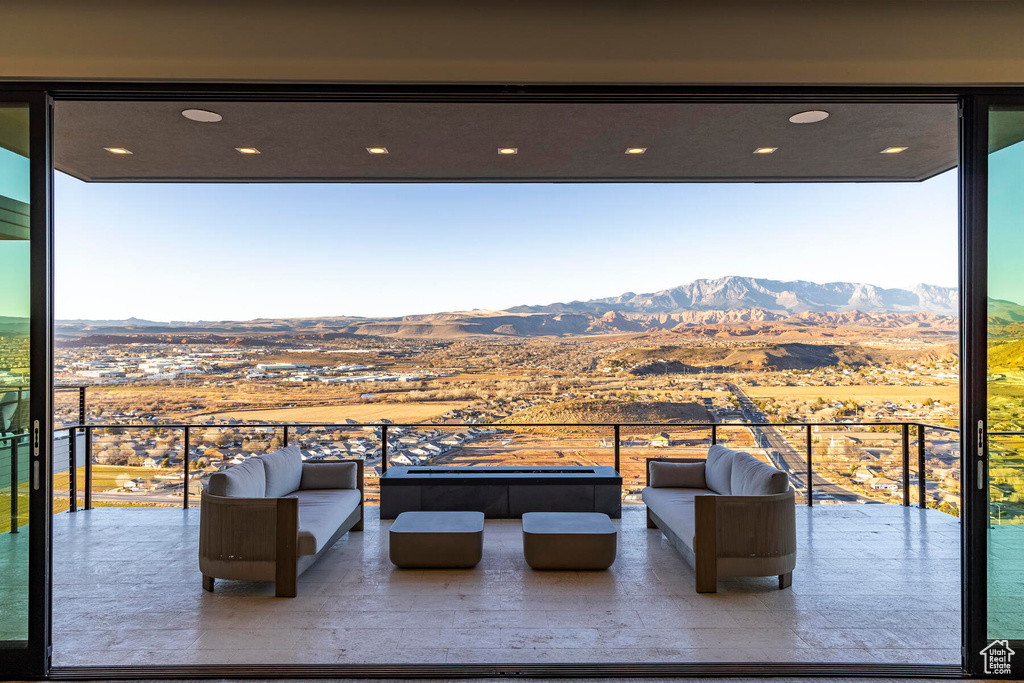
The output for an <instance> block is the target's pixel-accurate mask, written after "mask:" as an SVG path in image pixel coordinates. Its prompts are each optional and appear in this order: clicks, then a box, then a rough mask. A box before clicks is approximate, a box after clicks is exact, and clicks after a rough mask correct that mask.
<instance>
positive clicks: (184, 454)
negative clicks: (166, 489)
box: [181, 427, 190, 510]
mask: <svg viewBox="0 0 1024 683" xmlns="http://www.w3.org/2000/svg"><path fill="white" fill-rule="evenodd" d="M189 436H190V434H189V428H188V427H185V440H184V443H183V444H182V467H183V468H184V470H183V474H184V479H183V480H182V481H183V483H184V488H183V489H182V490H181V506H182V507H183V508H185V509H186V510H188V442H189Z"/></svg>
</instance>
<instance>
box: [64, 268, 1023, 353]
mask: <svg viewBox="0 0 1024 683" xmlns="http://www.w3.org/2000/svg"><path fill="white" fill-rule="evenodd" d="M956 315H957V291H956V290H955V289H951V288H948V287H934V286H931V285H918V286H916V287H914V288H913V289H911V290H904V289H883V288H880V287H875V286H874V285H866V284H856V283H849V282H831V283H827V284H816V283H813V282H806V281H802V280H799V281H793V282H783V281H779V280H766V279H760V278H751V277H735V276H731V277H724V278H718V279H715V280H695V281H694V282H691V283H690V284H687V285H681V286H679V287H675V288H673V289H667V290H663V291H661V292H653V293H649V294H634V293H632V292H627V293H626V294H623V295H621V296H618V297H611V298H605V299H591V300H589V301H574V302H571V303H556V304H549V305H546V306H515V307H513V308H511V309H509V310H507V311H502V310H473V311H455V312H442V313H429V314H424V315H408V316H402V317H397V318H360V317H353V316H333V317H323V318H257V319H254V320H245V321H198V322H177V321H172V322H167V323H164V322H154V321H151V320H143V319H140V318H129V319H127V320H58V321H57V325H56V334H57V336H58V338H63V339H79V340H85V339H92V340H96V341H99V340H102V339H106V338H107V337H108V336H109V335H135V336H136V338H137V339H138V340H139V342H140V343H142V341H143V340H147V341H148V340H151V339H158V340H161V341H168V340H171V339H173V338H174V337H180V338H181V340H182V341H190V340H191V339H192V338H196V339H198V338H201V337H203V336H204V335H205V336H207V337H210V336H223V337H227V338H229V339H230V338H234V337H246V336H247V337H252V336H254V335H260V336H268V335H270V336H273V335H280V336H282V337H291V338H302V339H312V340H316V339H320V340H329V339H336V338H339V337H347V336H367V335H368V336H377V337H399V338H408V339H416V338H422V339H450V338H459V337H473V336H501V337H537V336H565V335H597V334H630V333H661V332H672V333H678V334H684V335H689V336H703V337H723V338H732V337H744V336H752V335H762V336H764V335H767V336H777V337H784V336H786V335H792V334H799V335H804V336H807V335H810V336H816V337H828V336H833V335H835V334H836V333H838V332H843V333H844V334H846V333H847V332H848V331H851V330H852V331H857V330H860V331H861V332H864V333H867V332H869V331H870V332H878V331H885V330H892V331H902V333H904V334H939V335H943V334H945V335H949V334H952V333H955V332H956V331H957V330H958V329H959V325H958V322H957V318H956ZM990 315H997V316H1005V317H1006V319H1007V320H1010V321H1017V320H1018V319H1019V320H1020V321H1024V307H1021V306H1018V305H1017V304H1013V303H1012V302H993V303H992V305H990ZM175 341H177V340H175Z"/></svg>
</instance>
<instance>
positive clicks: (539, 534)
mask: <svg viewBox="0 0 1024 683" xmlns="http://www.w3.org/2000/svg"><path fill="white" fill-rule="evenodd" d="M616 540H617V535H616V532H615V525H614V524H612V521H611V520H610V519H609V518H608V515H606V514H603V513H601V512H527V513H525V514H524V515H523V555H525V556H526V564H528V565H530V566H531V567H533V568H534V569H607V568H608V567H610V566H612V563H613V562H615V549H616Z"/></svg>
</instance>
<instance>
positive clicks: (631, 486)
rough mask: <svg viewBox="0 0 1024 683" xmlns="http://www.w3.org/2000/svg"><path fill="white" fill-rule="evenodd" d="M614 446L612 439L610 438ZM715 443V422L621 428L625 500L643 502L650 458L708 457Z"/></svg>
mask: <svg viewBox="0 0 1024 683" xmlns="http://www.w3.org/2000/svg"><path fill="white" fill-rule="evenodd" d="M607 443H608V447H609V448H611V446H612V440H611V439H610V438H608V439H607ZM710 446H711V425H710V424H709V425H707V426H697V427H690V426H681V425H670V424H665V425H651V426H642V427H621V428H620V446H619V451H620V458H619V459H620V466H619V473H620V474H621V475H622V496H623V502H624V503H630V504H640V503H642V502H643V501H642V500H641V498H640V492H641V491H642V490H643V488H644V487H645V486H646V485H647V469H646V468H647V460H648V458H692V459H701V460H703V459H706V458H707V455H708V448H709V447H710Z"/></svg>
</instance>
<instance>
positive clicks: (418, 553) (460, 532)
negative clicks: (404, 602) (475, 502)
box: [388, 512, 484, 569]
mask: <svg viewBox="0 0 1024 683" xmlns="http://www.w3.org/2000/svg"><path fill="white" fill-rule="evenodd" d="M388 544H389V549H388V553H389V557H390V558H391V563H392V564H394V565H396V566H398V567H403V568H406V569H424V568H434V569H438V568H446V569H468V568H470V567H475V566H476V565H477V563H478V562H480V557H481V556H482V555H483V552H484V513H482V512H403V513H402V514H400V515H398V518H397V519H396V520H395V521H394V523H393V524H392V525H391V530H390V531H389V532H388Z"/></svg>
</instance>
